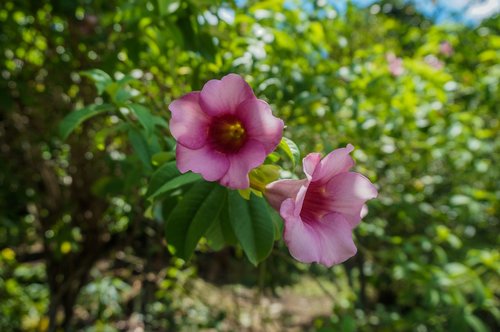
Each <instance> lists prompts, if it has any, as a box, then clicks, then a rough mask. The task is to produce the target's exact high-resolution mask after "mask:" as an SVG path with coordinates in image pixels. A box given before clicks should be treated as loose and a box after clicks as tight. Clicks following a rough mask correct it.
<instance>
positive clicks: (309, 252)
mask: <svg viewBox="0 0 500 332" xmlns="http://www.w3.org/2000/svg"><path fill="white" fill-rule="evenodd" d="M294 205H295V204H294V202H293V201H292V200H291V199H287V200H285V201H284V202H283V204H282V206H281V211H280V213H281V216H282V217H283V219H284V220H285V231H284V235H283V238H284V240H285V243H286V244H287V246H288V249H289V251H290V254H291V255H292V256H293V257H294V258H295V259H297V260H298V261H301V262H304V263H313V262H316V263H320V264H322V265H325V266H327V267H330V266H332V265H335V264H339V263H342V262H344V261H345V260H347V259H349V258H350V257H352V256H354V255H355V254H356V251H357V249H356V246H355V245H354V242H353V240H352V232H351V226H350V225H349V223H348V221H347V220H346V219H345V218H344V217H343V216H342V215H340V214H338V213H332V214H329V215H327V216H326V217H325V218H324V219H323V220H321V221H317V222H315V223H305V222H303V221H302V220H301V219H300V217H299V216H297V215H296V214H294V213H293V211H294V210H296V209H295V206H294Z"/></svg>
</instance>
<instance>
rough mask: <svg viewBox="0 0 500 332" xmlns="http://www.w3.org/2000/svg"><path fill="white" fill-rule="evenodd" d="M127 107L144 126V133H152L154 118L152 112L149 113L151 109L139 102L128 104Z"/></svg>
mask: <svg viewBox="0 0 500 332" xmlns="http://www.w3.org/2000/svg"><path fill="white" fill-rule="evenodd" d="M128 108H129V109H130V111H132V113H133V114H134V115H135V117H136V118H137V120H138V121H139V123H140V124H141V125H142V126H143V127H144V129H145V130H146V134H147V135H148V136H150V135H151V134H153V132H154V129H155V121H156V120H155V118H154V117H153V114H151V111H150V110H149V109H148V108H147V107H144V106H142V105H139V104H130V105H128Z"/></svg>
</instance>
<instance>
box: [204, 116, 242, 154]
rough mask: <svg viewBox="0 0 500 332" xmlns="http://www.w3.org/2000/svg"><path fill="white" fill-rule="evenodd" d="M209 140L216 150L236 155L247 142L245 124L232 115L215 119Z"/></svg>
mask: <svg viewBox="0 0 500 332" xmlns="http://www.w3.org/2000/svg"><path fill="white" fill-rule="evenodd" d="M209 138H210V140H211V142H212V144H213V146H214V148H215V149H216V150H218V151H220V152H223V153H235V152H238V151H239V149H240V148H241V147H242V146H243V145H244V144H245V142H246V138H247V135H246V131H245V127H244V126H243V123H242V122H241V121H240V120H239V119H237V118H236V117H234V116H232V115H226V116H223V117H219V118H216V119H214V121H213V122H212V124H211V126H210V130H209Z"/></svg>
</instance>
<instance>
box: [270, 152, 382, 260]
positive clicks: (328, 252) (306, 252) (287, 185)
mask: <svg viewBox="0 0 500 332" xmlns="http://www.w3.org/2000/svg"><path fill="white" fill-rule="evenodd" d="M353 149H354V147H353V146H352V145H350V144H349V145H347V147H345V148H341V149H337V150H334V151H333V152H331V153H329V154H328V155H327V156H326V157H325V158H323V159H321V155H320V154H319V153H310V154H309V155H307V156H306V157H305V158H304V160H303V167H304V173H305V174H306V179H303V180H279V181H275V182H273V183H270V184H269V185H268V186H267V190H266V198H267V199H268V201H269V203H270V204H271V205H272V206H273V207H274V208H275V209H277V210H278V211H280V214H281V216H282V217H283V219H284V220H285V230H284V235H283V237H284V240H285V243H286V244H287V246H288V248H289V250H290V253H291V255H292V256H293V257H295V258H296V259H297V260H299V261H301V262H304V263H312V262H317V263H320V264H323V265H325V266H332V265H334V264H339V263H342V262H344V261H345V260H347V259H348V258H350V257H352V256H354V255H355V254H356V250H357V249H356V246H355V245H354V242H353V240H352V229H353V228H354V227H356V226H357V225H358V223H359V222H360V221H361V218H362V217H363V216H364V214H366V207H365V205H364V204H365V202H366V201H367V200H369V199H372V198H375V197H377V195H378V193H377V189H376V188H375V186H374V185H373V184H372V183H371V182H370V181H369V180H368V179H367V178H366V177H364V176H363V175H361V174H359V173H355V172H349V170H350V169H351V168H352V167H353V166H354V161H353V159H352V158H351V156H350V155H349V154H350V153H351V152H352V150H353Z"/></svg>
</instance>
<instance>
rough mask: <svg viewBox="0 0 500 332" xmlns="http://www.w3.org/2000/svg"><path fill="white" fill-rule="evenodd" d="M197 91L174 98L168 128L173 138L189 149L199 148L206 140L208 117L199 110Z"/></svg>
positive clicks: (198, 94)
mask: <svg viewBox="0 0 500 332" xmlns="http://www.w3.org/2000/svg"><path fill="white" fill-rule="evenodd" d="M199 97H200V93H199V92H191V93H188V94H187V95H184V96H182V97H181V98H179V99H177V100H174V101H173V102H172V103H170V105H169V106H168V108H169V109H170V112H172V118H171V119H170V130H171V132H172V136H174V137H175V139H176V140H177V141H178V142H179V143H181V144H182V145H184V146H185V147H188V148H190V149H199V148H201V147H202V146H203V145H205V142H206V140H207V135H208V123H209V117H208V116H207V115H206V114H205V113H204V112H203V111H202V110H201V108H200V104H199Z"/></svg>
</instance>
